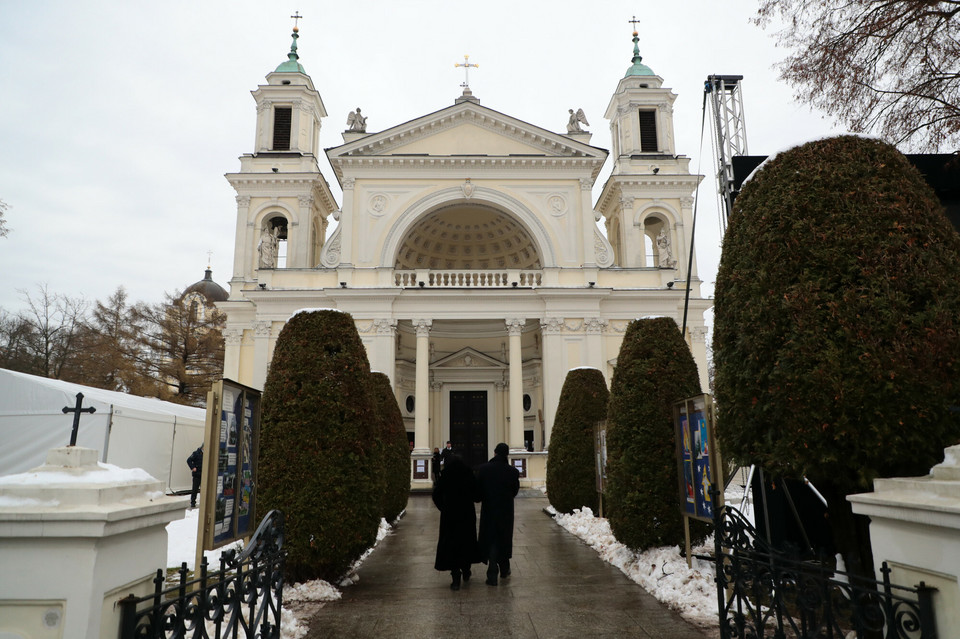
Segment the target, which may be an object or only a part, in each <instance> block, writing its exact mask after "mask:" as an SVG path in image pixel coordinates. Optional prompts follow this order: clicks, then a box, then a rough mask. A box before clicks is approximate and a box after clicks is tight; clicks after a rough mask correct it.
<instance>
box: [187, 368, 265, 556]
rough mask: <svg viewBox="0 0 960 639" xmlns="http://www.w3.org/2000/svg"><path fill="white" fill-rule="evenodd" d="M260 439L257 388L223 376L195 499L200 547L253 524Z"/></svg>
mask: <svg viewBox="0 0 960 639" xmlns="http://www.w3.org/2000/svg"><path fill="white" fill-rule="evenodd" d="M259 438H260V391H258V390H255V389H253V388H250V387H247V386H243V385H242V384H238V383H237V382H233V381H230V380H226V379H224V380H221V381H220V382H217V383H216V384H214V387H213V390H211V392H210V394H209V395H208V401H207V432H206V440H205V441H206V443H205V448H206V453H205V455H204V457H205V458H204V464H203V480H202V486H203V490H202V496H201V500H200V517H201V526H202V527H203V530H202V533H203V534H202V539H203V549H204V550H212V549H214V548H219V547H220V546H223V545H225V544H228V543H230V542H232V541H235V540H237V539H241V538H244V537H249V536H250V535H252V534H253V532H254V529H255V528H256V525H257V522H256V521H255V520H254V508H255V504H256V480H257V453H258V444H259Z"/></svg>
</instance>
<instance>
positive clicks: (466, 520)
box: [433, 455, 479, 590]
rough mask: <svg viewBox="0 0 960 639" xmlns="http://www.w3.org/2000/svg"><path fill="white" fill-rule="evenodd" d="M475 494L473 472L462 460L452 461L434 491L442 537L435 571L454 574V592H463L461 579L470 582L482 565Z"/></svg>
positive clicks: (445, 468)
mask: <svg viewBox="0 0 960 639" xmlns="http://www.w3.org/2000/svg"><path fill="white" fill-rule="evenodd" d="M475 492H476V479H475V478H474V476H473V471H472V470H470V468H469V467H467V465H466V464H465V463H464V462H463V460H462V459H460V458H459V457H457V456H455V455H454V456H451V457H449V458H448V459H447V461H446V463H445V464H444V466H443V472H441V473H440V479H439V480H438V481H437V483H436V484H435V485H434V487H433V503H434V504H436V506H437V508H438V509H440V537H439V539H438V540H437V559H436V561H435V562H434V564H433V567H434V568H436V569H437V570H444V571H445V570H449V571H450V576H451V577H452V579H453V582H452V583H451V584H450V588H451V589H452V590H460V579H461V577H462V578H463V581H469V580H470V565H471V564H475V563H477V562H478V561H479V550H478V547H477V511H476V509H475V508H474V505H473V498H474V494H475Z"/></svg>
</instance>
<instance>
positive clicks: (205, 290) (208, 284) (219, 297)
mask: <svg viewBox="0 0 960 639" xmlns="http://www.w3.org/2000/svg"><path fill="white" fill-rule="evenodd" d="M190 293H198V294H200V295H203V296H204V297H205V298H206V299H207V302H211V303H212V302H223V301H226V299H227V298H228V297H230V295H229V293H227V291H226V289H224V288H223V287H222V286H220V285H219V284H217V283H216V282H214V281H213V271H211V270H210V269H209V268H208V269H207V270H205V271H204V272H203V279H202V280H200V281H199V282H194V283H193V284H191V285H190V286H188V287H187V288H186V290H184V291H183V294H184V296H186V295H188V294H190Z"/></svg>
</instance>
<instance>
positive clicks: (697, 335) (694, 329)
mask: <svg viewBox="0 0 960 639" xmlns="http://www.w3.org/2000/svg"><path fill="white" fill-rule="evenodd" d="M687 330H688V331H689V332H690V352H691V354H692V355H693V361H694V362H696V363H697V372H698V373H700V390H702V391H703V392H704V393H709V392H710V371H709V370H707V366H708V364H707V328H706V327H705V326H688V327H687Z"/></svg>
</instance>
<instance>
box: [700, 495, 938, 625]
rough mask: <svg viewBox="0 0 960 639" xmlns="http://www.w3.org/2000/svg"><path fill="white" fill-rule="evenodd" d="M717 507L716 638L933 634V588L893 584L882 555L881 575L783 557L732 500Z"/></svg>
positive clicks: (715, 520)
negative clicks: (877, 578)
mask: <svg viewBox="0 0 960 639" xmlns="http://www.w3.org/2000/svg"><path fill="white" fill-rule="evenodd" d="M718 510H722V513H721V514H719V515H718V516H717V517H716V518H715V519H714V522H715V524H716V532H715V544H716V545H715V552H716V559H715V561H716V569H717V571H716V574H717V596H718V600H719V604H720V606H719V611H720V615H719V616H720V637H721V638H722V639H730V638H733V637H737V638H739V639H746V638H748V637H749V638H751V639H760V638H763V637H774V638H777V639H786V638H798V639H807V638H810V639H813V638H816V639H845V638H847V637H858V638H860V639H866V638H873V637H876V638H882V639H936V637H937V633H936V622H935V619H934V610H933V593H934V592H936V589H935V588H930V587H927V586H925V585H924V583H923V582H920V584H919V585H918V586H916V587H913V588H906V587H903V586H897V585H893V584H892V583H891V582H890V572H891V570H890V568H889V567H888V566H887V564H886V562H884V563H883V567H882V568H881V569H880V571H881V573H882V574H883V581H873V580H867V579H863V578H861V577H858V576H855V575H853V574H849V573H836V572H834V571H833V570H832V569H831V568H829V567H828V566H825V565H824V564H822V563H819V562H802V561H794V560H791V559H789V558H787V557H785V556H783V555H782V554H780V553H778V552H777V551H775V550H772V549H770V548H769V547H767V546H766V544H765V543H763V541H762V540H761V539H760V538H758V536H757V532H756V530H755V529H754V528H753V526H752V525H751V524H750V522H749V521H747V519H746V518H745V517H744V516H743V515H742V514H741V513H740V512H739V511H738V510H737V509H736V508H733V507H731V506H725V507H724V508H722V509H718ZM854 633H855V634H854Z"/></svg>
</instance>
